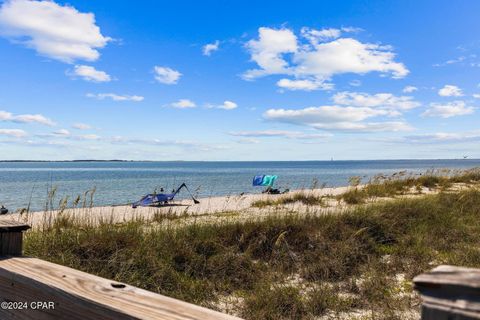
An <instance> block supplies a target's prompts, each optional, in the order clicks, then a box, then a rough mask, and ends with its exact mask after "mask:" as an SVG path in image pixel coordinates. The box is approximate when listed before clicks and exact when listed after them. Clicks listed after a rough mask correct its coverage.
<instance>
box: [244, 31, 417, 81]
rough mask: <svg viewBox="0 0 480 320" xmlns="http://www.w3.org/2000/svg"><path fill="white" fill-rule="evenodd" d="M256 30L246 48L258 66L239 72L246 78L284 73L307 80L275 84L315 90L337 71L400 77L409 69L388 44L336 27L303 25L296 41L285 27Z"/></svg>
mask: <svg viewBox="0 0 480 320" xmlns="http://www.w3.org/2000/svg"><path fill="white" fill-rule="evenodd" d="M258 33H259V36H258V39H252V40H250V41H249V42H248V43H247V45H246V48H247V50H248V51H249V53H250V55H251V60H252V61H253V62H255V63H256V64H257V65H258V67H259V68H258V69H251V70H248V71H246V72H245V73H244V74H243V78H244V79H246V80H253V79H255V78H258V77H262V76H267V75H287V76H290V77H292V78H293V79H290V80H291V81H298V80H309V81H310V82H308V83H295V82H288V81H285V80H284V81H282V82H280V81H279V82H278V84H279V85H281V84H284V88H287V89H290V88H293V89H294V90H299V88H305V90H313V89H312V85H313V84H315V83H316V84H317V86H316V87H317V88H316V89H325V87H323V86H321V85H318V83H323V82H328V81H330V79H331V78H332V77H333V76H335V75H338V74H344V73H356V74H365V73H369V72H380V73H382V74H390V75H391V76H392V77H393V78H403V77H405V76H406V75H407V74H408V72H409V71H408V69H407V68H406V67H405V66H404V65H403V64H402V63H399V62H395V61H394V58H395V54H394V53H393V51H392V48H391V47H390V46H382V45H379V44H371V43H362V42H360V41H358V40H356V39H353V38H341V37H340V35H341V31H339V30H338V29H323V30H313V29H309V28H303V29H302V31H301V33H300V36H301V38H300V40H299V38H298V37H297V36H296V35H295V33H294V32H293V31H292V30H290V29H287V28H282V29H272V28H266V27H261V28H259V30H258ZM303 38H306V39H307V43H305V41H302V40H301V39H303ZM332 39H333V40H332ZM330 40H331V41H330ZM300 84H302V85H300ZM327 88H331V86H330V87H327Z"/></svg>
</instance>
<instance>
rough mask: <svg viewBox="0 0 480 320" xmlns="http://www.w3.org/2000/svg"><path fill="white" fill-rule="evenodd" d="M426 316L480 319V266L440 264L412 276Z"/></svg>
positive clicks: (439, 319)
mask: <svg viewBox="0 0 480 320" xmlns="http://www.w3.org/2000/svg"><path fill="white" fill-rule="evenodd" d="M413 282H414V285H415V289H416V290H417V291H418V292H419V293H420V295H421V298H422V319H423V320H434V319H435V320H447V319H448V320H467V319H468V320H471V319H480V269H473V268H461V267H454V266H446V265H444V266H439V267H436V268H434V269H433V270H432V271H430V272H427V273H424V274H421V275H419V276H417V277H415V278H414V279H413Z"/></svg>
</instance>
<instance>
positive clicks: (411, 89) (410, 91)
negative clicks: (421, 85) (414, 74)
mask: <svg viewBox="0 0 480 320" xmlns="http://www.w3.org/2000/svg"><path fill="white" fill-rule="evenodd" d="M417 90H418V88H417V87H414V86H406V87H405V88H403V90H402V92H404V93H412V92H415V91H417Z"/></svg>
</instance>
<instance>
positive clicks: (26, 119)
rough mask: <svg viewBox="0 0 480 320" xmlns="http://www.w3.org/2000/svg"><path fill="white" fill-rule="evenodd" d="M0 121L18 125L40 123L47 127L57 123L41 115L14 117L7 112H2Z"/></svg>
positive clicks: (0, 112)
mask: <svg viewBox="0 0 480 320" xmlns="http://www.w3.org/2000/svg"><path fill="white" fill-rule="evenodd" d="M0 121H11V122H17V123H39V124H43V125H46V126H53V125H55V122H53V121H52V120H50V119H48V118H47V117H45V116H43V115H41V114H20V115H14V114H12V113H10V112H7V111H0Z"/></svg>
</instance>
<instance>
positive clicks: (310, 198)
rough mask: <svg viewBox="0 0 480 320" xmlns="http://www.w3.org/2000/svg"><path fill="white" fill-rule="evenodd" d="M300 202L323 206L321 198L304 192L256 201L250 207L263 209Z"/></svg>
mask: <svg viewBox="0 0 480 320" xmlns="http://www.w3.org/2000/svg"><path fill="white" fill-rule="evenodd" d="M294 202H301V203H303V204H305V205H310V206H314V205H317V206H318V205H323V197H318V196H315V195H313V194H307V193H305V192H299V193H294V194H292V195H287V196H280V197H279V198H278V199H267V200H258V201H254V202H253V203H252V207H256V208H264V207H268V206H279V205H285V204H288V203H294Z"/></svg>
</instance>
